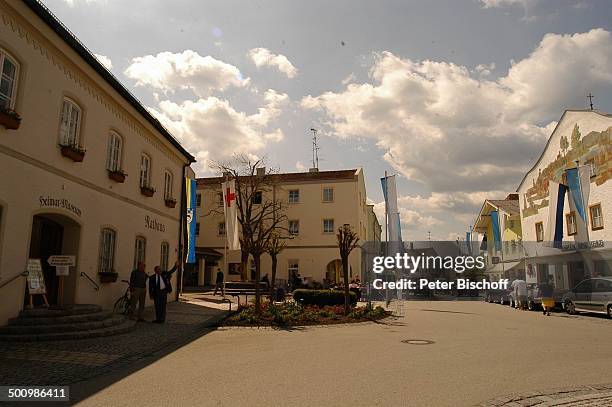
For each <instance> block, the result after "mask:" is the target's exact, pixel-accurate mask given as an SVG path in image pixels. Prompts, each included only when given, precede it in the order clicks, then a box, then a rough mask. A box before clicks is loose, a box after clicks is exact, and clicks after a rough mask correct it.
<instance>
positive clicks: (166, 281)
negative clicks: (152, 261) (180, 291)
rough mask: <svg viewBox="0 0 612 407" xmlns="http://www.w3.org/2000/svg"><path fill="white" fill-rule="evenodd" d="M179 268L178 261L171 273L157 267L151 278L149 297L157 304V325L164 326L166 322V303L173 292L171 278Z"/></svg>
mask: <svg viewBox="0 0 612 407" xmlns="http://www.w3.org/2000/svg"><path fill="white" fill-rule="evenodd" d="M177 267H178V261H177V262H176V263H174V267H172V269H171V270H170V271H162V269H161V267H159V266H156V267H155V274H153V275H152V276H151V277H149V296H150V297H151V299H152V300H153V302H154V303H155V321H153V322H154V323H156V324H163V323H164V322H165V321H166V302H167V301H168V294H170V293H171V292H172V284H171V283H170V278H171V277H172V273H174V272H175V271H176V269H177Z"/></svg>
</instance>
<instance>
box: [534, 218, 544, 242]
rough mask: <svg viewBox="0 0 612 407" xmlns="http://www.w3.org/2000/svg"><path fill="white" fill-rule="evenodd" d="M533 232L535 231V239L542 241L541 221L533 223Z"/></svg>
mask: <svg viewBox="0 0 612 407" xmlns="http://www.w3.org/2000/svg"><path fill="white" fill-rule="evenodd" d="M535 232H536V241H538V242H543V241H544V224H543V223H542V222H538V223H536V224H535Z"/></svg>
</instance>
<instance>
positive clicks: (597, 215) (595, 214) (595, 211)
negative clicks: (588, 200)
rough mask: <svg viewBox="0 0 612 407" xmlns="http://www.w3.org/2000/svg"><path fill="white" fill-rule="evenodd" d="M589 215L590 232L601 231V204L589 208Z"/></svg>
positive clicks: (602, 225)
mask: <svg viewBox="0 0 612 407" xmlns="http://www.w3.org/2000/svg"><path fill="white" fill-rule="evenodd" d="M589 213H590V215H591V230H599V229H603V227H604V224H603V215H602V212H601V204H597V205H593V206H591V207H590V208H589Z"/></svg>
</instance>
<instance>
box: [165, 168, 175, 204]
mask: <svg viewBox="0 0 612 407" xmlns="http://www.w3.org/2000/svg"><path fill="white" fill-rule="evenodd" d="M172 178H173V177H172V173H170V172H169V171H164V199H172Z"/></svg>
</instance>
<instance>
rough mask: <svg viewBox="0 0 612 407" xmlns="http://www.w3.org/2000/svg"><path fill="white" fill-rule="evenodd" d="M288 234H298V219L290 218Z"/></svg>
mask: <svg viewBox="0 0 612 407" xmlns="http://www.w3.org/2000/svg"><path fill="white" fill-rule="evenodd" d="M289 234H290V235H299V234H300V221H299V220H290V221H289Z"/></svg>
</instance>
